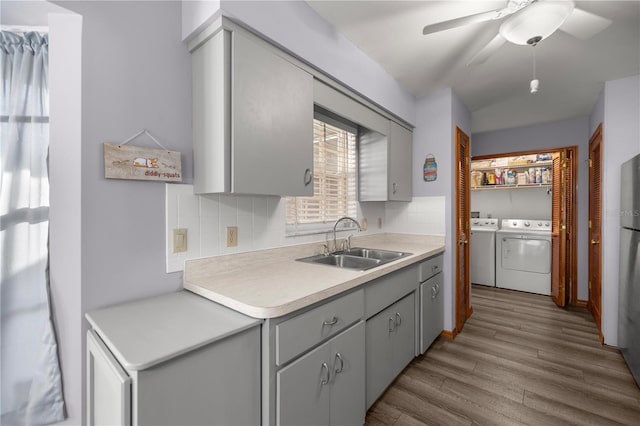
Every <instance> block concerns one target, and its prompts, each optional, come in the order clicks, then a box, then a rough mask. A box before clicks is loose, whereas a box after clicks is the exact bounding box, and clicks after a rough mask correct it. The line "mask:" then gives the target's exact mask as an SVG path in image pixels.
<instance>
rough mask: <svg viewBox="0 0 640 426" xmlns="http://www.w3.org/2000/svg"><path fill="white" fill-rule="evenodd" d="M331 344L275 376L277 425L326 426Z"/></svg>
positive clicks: (328, 413) (328, 418)
mask: <svg viewBox="0 0 640 426" xmlns="http://www.w3.org/2000/svg"><path fill="white" fill-rule="evenodd" d="M330 346H331V341H329V342H327V343H325V344H324V345H322V346H320V347H318V348H317V349H315V350H313V351H311V352H309V353H308V354H306V355H304V356H303V357H302V358H300V359H298V360H296V361H294V362H293V363H291V364H290V365H288V366H286V367H285V368H283V369H282V370H280V371H278V373H277V383H276V387H277V396H276V398H277V401H276V404H277V410H276V416H277V424H278V425H295V426H301V425H328V424H329V422H330V412H329V410H330V392H331V389H330V387H331V385H330V380H331V378H330V374H331V365H330V362H331V361H330V360H331V350H330V349H331V347H330Z"/></svg>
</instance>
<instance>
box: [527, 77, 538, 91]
mask: <svg viewBox="0 0 640 426" xmlns="http://www.w3.org/2000/svg"><path fill="white" fill-rule="evenodd" d="M539 88H540V81H539V80H538V79H537V78H535V79H533V80H531V83H529V91H530V92H531V93H538V89H539Z"/></svg>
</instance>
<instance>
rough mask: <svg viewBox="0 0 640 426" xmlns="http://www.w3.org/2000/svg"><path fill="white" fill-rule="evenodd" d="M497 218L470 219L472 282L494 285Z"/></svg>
mask: <svg viewBox="0 0 640 426" xmlns="http://www.w3.org/2000/svg"><path fill="white" fill-rule="evenodd" d="M497 230H498V219H485V218H476V219H471V238H470V240H469V252H470V254H469V256H470V259H469V275H470V276H469V280H470V281H471V283H473V284H482V285H488V286H491V287H495V285H496V231H497Z"/></svg>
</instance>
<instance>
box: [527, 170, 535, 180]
mask: <svg viewBox="0 0 640 426" xmlns="http://www.w3.org/2000/svg"><path fill="white" fill-rule="evenodd" d="M528 182H529V183H536V168H535V167H529V181H528Z"/></svg>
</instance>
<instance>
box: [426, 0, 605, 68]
mask: <svg viewBox="0 0 640 426" xmlns="http://www.w3.org/2000/svg"><path fill="white" fill-rule="evenodd" d="M502 19H504V22H503V23H502V24H501V25H500V31H499V32H498V34H497V35H496V36H495V37H494V38H493V39H492V40H491V41H489V43H487V44H486V45H485V46H484V47H483V48H482V49H481V50H480V51H479V52H478V53H476V54H475V55H474V56H473V57H472V58H471V60H470V61H469V62H468V63H467V65H468V66H469V65H477V64H481V63H483V62H485V61H486V60H487V59H489V57H490V56H491V55H493V54H494V53H495V52H496V51H497V50H498V49H499V48H500V47H501V46H502V45H503V44H504V43H505V42H507V41H509V42H511V43H515V44H520V45H526V44H529V45H535V44H537V43H538V42H539V41H541V40H544V39H546V38H547V37H549V36H550V35H551V34H553V33H554V32H555V31H556V30H558V29H560V30H561V31H564V32H566V33H568V34H570V35H572V36H574V37H577V38H579V39H583V40H585V39H588V38H590V37H592V36H593V35H595V34H597V33H599V32H600V31H602V30H604V29H605V28H606V27H608V26H609V25H610V24H611V20H609V19H607V18H603V17H602V16H598V15H595V14H593V13H590V12H587V11H585V10H582V9H578V8H576V7H575V3H574V2H573V1H569V0H508V1H507V4H506V6H505V7H503V8H501V9H496V10H491V11H488V12H482V13H477V14H474V15H469V16H463V17H461V18H456V19H451V20H449V21H444V22H438V23H435V24H431V25H427V26H425V27H424V28H423V29H422V34H424V35H427V34H432V33H437V32H440V31H445V30H448V29H452V28H458V27H462V26H465V25H469V24H476V23H480V22H487V21H499V20H502ZM532 40H535V42H532ZM534 43H535V44H534Z"/></svg>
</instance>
